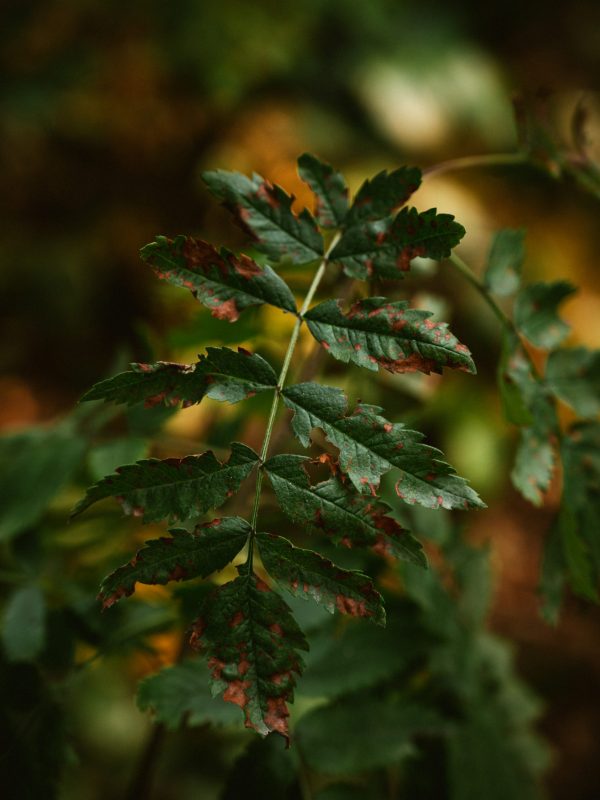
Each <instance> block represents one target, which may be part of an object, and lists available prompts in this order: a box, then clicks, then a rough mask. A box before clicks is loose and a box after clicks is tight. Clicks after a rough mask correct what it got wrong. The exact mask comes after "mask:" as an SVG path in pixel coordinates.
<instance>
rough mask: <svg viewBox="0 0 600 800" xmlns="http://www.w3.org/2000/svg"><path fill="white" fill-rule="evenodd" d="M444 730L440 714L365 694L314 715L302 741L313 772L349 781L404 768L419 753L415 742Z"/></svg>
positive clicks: (301, 727) (301, 729)
mask: <svg viewBox="0 0 600 800" xmlns="http://www.w3.org/2000/svg"><path fill="white" fill-rule="evenodd" d="M441 725H442V720H441V719H440V717H439V715H438V714H437V712H436V711H434V710H433V709H431V708H428V707H426V706H423V705H420V704H418V703H416V702H415V701H411V700H407V699H406V698H402V699H399V698H396V699H394V700H392V699H391V698H389V697H387V698H385V699H382V698H379V697H377V696H373V695H369V694H366V693H364V694H362V695H354V696H353V697H352V698H348V699H346V700H341V701H338V702H337V703H334V704H331V705H327V706H324V707H323V706H321V707H318V708H316V709H314V710H312V711H309V712H308V713H307V714H305V715H304V716H303V717H302V718H301V719H300V721H299V722H298V725H297V726H296V736H297V738H298V746H299V747H300V748H301V750H302V754H303V756H304V758H305V759H306V761H307V763H308V765H309V767H311V769H314V770H317V771H318V772H323V773H325V774H327V775H343V774H344V773H350V774H352V773H356V772H363V771H365V770H368V769H376V768H377V767H383V766H386V765H387V764H396V763H398V761H399V760H401V759H403V758H405V757H406V756H409V755H413V754H414V753H415V747H414V745H413V744H412V739H413V737H414V736H416V735H417V734H418V733H427V732H434V733H438V732H439V729H440V726H441Z"/></svg>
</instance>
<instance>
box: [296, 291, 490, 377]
mask: <svg viewBox="0 0 600 800" xmlns="http://www.w3.org/2000/svg"><path fill="white" fill-rule="evenodd" d="M430 316H431V313H430V312H429V311H419V310H417V309H410V308H408V303H407V302H406V301H403V300H400V301H397V302H390V301H388V300H386V299H385V297H369V298H367V299H366V300H359V301H358V302H357V303H354V305H353V306H352V307H351V308H350V310H349V311H348V312H347V313H346V314H344V312H343V311H342V309H341V303H340V301H339V300H327V301H325V302H324V303H320V304H319V305H317V306H315V307H314V308H311V310H310V311H309V312H308V313H306V314H305V315H304V319H305V320H306V322H307V324H308V327H309V328H310V331H311V333H312V334H313V336H314V337H315V339H317V341H319V342H321V344H322V345H323V347H324V348H325V349H326V350H327V352H328V353H330V354H331V355H332V356H333V357H334V358H337V359H338V360H339V361H343V362H345V363H348V361H352V362H354V363H355V364H358V365H359V366H360V367H366V369H371V370H376V369H377V368H378V366H379V367H383V368H384V369H386V370H388V371H389V372H417V371H418V372H425V373H426V374H429V373H431V372H441V371H442V368H443V367H454V368H458V369H461V370H463V371H465V372H473V373H474V372H476V369H475V364H474V363H473V359H472V358H471V353H470V352H469V350H468V348H467V347H465V345H464V344H461V343H460V342H459V341H458V339H457V338H456V337H455V336H454V335H453V334H452V333H450V331H449V330H448V325H447V324H446V323H443V322H432V320H431V319H430Z"/></svg>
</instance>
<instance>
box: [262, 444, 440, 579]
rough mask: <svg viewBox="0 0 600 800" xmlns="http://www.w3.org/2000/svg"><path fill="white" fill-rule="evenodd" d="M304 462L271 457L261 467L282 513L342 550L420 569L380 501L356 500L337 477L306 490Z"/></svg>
mask: <svg viewBox="0 0 600 800" xmlns="http://www.w3.org/2000/svg"><path fill="white" fill-rule="evenodd" d="M309 461H310V459H308V458H306V457H305V456H293V455H280V456H273V457H272V458H270V459H269V460H268V461H267V462H266V464H265V472H266V473H267V475H268V476H269V479H270V481H271V483H272V484H273V488H274V490H275V494H276V495H277V499H278V501H279V504H280V506H281V508H282V510H283V511H284V512H285V513H286V514H287V515H288V516H289V517H290V519H291V520H293V521H294V522H299V523H300V524H302V525H303V526H305V527H307V528H308V529H309V530H312V531H314V532H322V533H324V534H326V535H327V536H329V537H331V539H332V540H333V541H334V542H335V543H336V544H342V545H343V546H345V547H370V548H372V549H373V550H374V551H375V552H377V553H380V554H382V555H383V554H389V555H393V556H394V557H396V558H401V559H406V560H408V561H412V562H413V563H415V564H419V565H421V566H425V564H426V561H425V556H424V554H423V548H422V547H421V545H420V543H419V542H418V541H417V540H416V539H415V538H414V537H413V536H411V535H410V533H409V532H408V531H406V530H403V529H402V527H401V526H400V525H399V524H398V522H396V520H395V519H392V517H390V516H388V515H389V513H390V512H391V508H390V507H389V506H388V505H387V504H386V503H384V502H382V501H381V500H375V499H374V498H372V497H371V496H367V495H364V494H360V493H359V492H357V491H356V489H355V488H354V487H353V486H352V484H349V483H348V481H347V480H344V479H343V478H342V476H340V475H339V474H335V475H332V476H331V478H329V479H328V480H325V481H321V482H320V483H318V484H316V485H315V486H311V484H310V481H309V478H308V474H307V473H306V471H305V469H304V467H305V465H306V464H307V463H308V462H309Z"/></svg>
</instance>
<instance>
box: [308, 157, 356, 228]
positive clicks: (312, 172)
mask: <svg viewBox="0 0 600 800" xmlns="http://www.w3.org/2000/svg"><path fill="white" fill-rule="evenodd" d="M298 172H299V174H300V177H301V178H302V180H303V181H305V182H306V183H307V184H308V185H309V186H310V188H311V189H312V190H313V192H314V193H315V200H316V203H315V219H316V220H317V222H318V223H319V225H320V226H321V227H322V228H339V227H341V226H342V225H343V223H344V220H345V218H346V214H347V213H348V187H347V186H346V181H345V180H344V177H343V175H342V174H341V173H340V172H336V171H335V170H334V169H333V167H332V166H330V165H329V164H326V163H325V162H323V161H320V160H319V159H318V158H316V157H315V156H313V155H311V154H310V153H303V155H301V156H300V158H299V159H298Z"/></svg>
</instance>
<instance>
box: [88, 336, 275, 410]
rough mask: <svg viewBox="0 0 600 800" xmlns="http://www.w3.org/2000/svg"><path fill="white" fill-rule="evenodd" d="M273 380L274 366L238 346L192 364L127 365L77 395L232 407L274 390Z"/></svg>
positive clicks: (209, 353) (218, 349)
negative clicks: (128, 367) (203, 402)
mask: <svg viewBox="0 0 600 800" xmlns="http://www.w3.org/2000/svg"><path fill="white" fill-rule="evenodd" d="M276 385H277V376H276V375H275V372H274V371H273V367H271V365H270V364H269V363H268V361H265V359H264V358H262V357H261V356H259V355H258V354H257V353H249V352H248V351H247V350H244V349H243V348H242V347H238V349H237V352H236V351H235V350H231V349H230V348H228V347H207V348H206V355H201V356H199V360H198V361H197V362H196V363H195V364H190V365H187V364H173V363H170V362H166V361H158V362H156V363H155V364H131V370H129V371H128V372H121V373H120V374H119V375H115V376H114V377H113V378H107V380H104V381H100V383H97V384H96V385H95V386H92V388H91V389H90V390H89V392H87V394H85V395H84V396H83V397H82V401H84V400H111V401H113V402H115V403H127V404H128V405H134V404H135V403H139V402H142V401H143V402H144V404H145V406H146V407H147V408H151V407H152V406H155V405H158V404H159V403H163V404H164V405H167V406H174V405H178V404H179V403H183V406H184V408H185V407H187V406H190V405H193V404H194V403H199V402H200V401H201V400H202V398H203V397H205V396H208V397H212V398H213V399H214V400H225V401H227V402H229V403H237V402H239V401H240V400H244V399H245V398H246V397H251V396H253V395H255V394H257V393H258V392H264V391H267V390H269V389H274V388H275V387H276Z"/></svg>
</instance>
